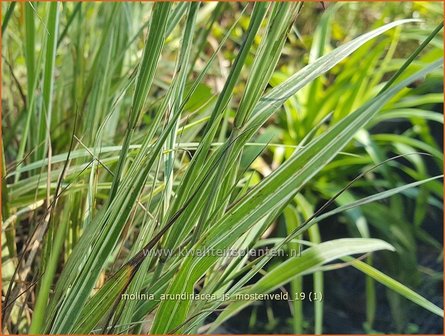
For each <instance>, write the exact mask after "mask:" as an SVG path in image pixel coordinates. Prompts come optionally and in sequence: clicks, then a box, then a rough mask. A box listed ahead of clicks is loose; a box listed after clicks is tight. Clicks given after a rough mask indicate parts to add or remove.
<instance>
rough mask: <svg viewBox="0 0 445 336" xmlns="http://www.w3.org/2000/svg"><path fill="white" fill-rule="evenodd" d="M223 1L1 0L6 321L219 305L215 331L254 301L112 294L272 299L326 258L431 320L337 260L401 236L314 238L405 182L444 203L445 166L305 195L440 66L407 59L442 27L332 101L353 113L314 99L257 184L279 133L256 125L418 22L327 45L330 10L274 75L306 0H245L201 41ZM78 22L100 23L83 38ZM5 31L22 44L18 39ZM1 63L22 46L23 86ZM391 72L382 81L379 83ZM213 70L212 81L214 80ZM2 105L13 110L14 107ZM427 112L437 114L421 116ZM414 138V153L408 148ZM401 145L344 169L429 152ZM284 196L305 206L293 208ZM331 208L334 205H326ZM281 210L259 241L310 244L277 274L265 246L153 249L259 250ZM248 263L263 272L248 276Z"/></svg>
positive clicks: (132, 315) (118, 318)
mask: <svg viewBox="0 0 445 336" xmlns="http://www.w3.org/2000/svg"><path fill="white" fill-rule="evenodd" d="M231 6H232V5H230V4H225V3H213V4H205V5H202V4H200V3H175V4H173V3H154V4H149V5H147V4H144V5H140V4H132V3H103V4H98V3H97V4H86V3H72V4H62V3H57V2H52V3H20V4H16V3H10V4H9V5H7V6H6V5H5V6H4V13H5V14H4V18H3V24H2V34H3V38H4V42H3V77H4V80H3V84H4V85H5V84H7V85H10V87H11V89H6V90H5V91H6V93H5V100H6V101H5V102H4V108H3V110H4V114H5V115H6V117H4V119H5V118H6V119H7V120H13V124H12V125H11V127H5V123H4V127H3V137H2V144H3V148H2V153H3V161H2V162H3V165H2V171H3V180H2V181H3V183H2V199H3V202H2V218H3V221H2V242H3V246H2V256H3V260H2V275H3V279H2V280H3V288H2V290H3V293H4V300H3V319H2V321H3V326H2V327H3V328H4V330H6V331H8V332H16V333H17V332H29V333H36V334H37V333H59V334H65V333H78V334H79V333H85V334H86V333H92V332H103V333H129V332H131V333H140V332H146V331H150V332H151V333H155V334H162V333H196V332H198V331H199V330H201V329H200V327H202V326H204V324H205V321H206V318H207V317H208V316H209V315H210V314H212V313H213V312H219V311H221V313H220V314H219V316H218V318H217V319H216V321H214V322H213V323H211V324H210V325H206V329H205V330H215V328H216V327H217V326H219V325H220V324H221V323H223V322H224V321H226V320H227V319H228V318H230V317H231V316H233V315H234V314H236V313H237V312H239V311H240V310H241V309H242V308H244V307H245V306H246V305H248V304H250V303H251V302H248V301H242V302H234V301H230V300H228V301H224V302H223V301H220V300H217V301H198V302H191V301H190V300H183V301H176V300H166V301H160V300H152V301H123V300H120V298H121V294H123V293H125V292H128V293H150V294H153V295H154V296H155V297H156V298H159V297H160V296H161V294H179V293H189V294H191V293H193V292H194V291H196V290H199V292H200V293H208V294H217V295H219V296H222V295H223V294H225V295H227V297H233V296H235V295H236V294H240V293H269V292H272V291H274V290H276V289H278V288H280V287H282V286H283V285H285V284H287V283H291V285H292V286H293V288H294V289H298V288H301V277H302V276H303V275H305V276H307V275H309V274H313V276H314V281H315V282H314V284H315V286H316V288H318V289H319V290H322V289H323V271H324V270H326V269H327V268H326V266H324V265H325V264H326V263H329V262H331V261H333V260H336V259H342V260H344V261H347V263H349V265H351V266H353V267H355V268H357V269H359V270H360V271H362V272H363V273H364V274H365V275H366V277H367V279H369V281H368V282H367V284H368V285H369V287H368V290H370V293H369V300H370V302H371V303H372V295H373V294H372V292H371V290H372V289H373V288H374V287H373V286H375V284H374V281H377V282H380V283H381V284H383V285H385V286H387V287H388V288H389V289H391V290H392V291H394V292H395V293H398V294H399V295H401V296H402V297H405V298H407V299H408V300H411V301H412V302H414V303H416V304H417V305H419V306H421V307H423V308H425V309H427V310H429V311H430V312H431V313H432V314H437V315H439V316H443V310H442V309H441V308H439V307H437V306H436V305H434V304H433V303H432V302H430V301H428V300H427V299H426V298H424V297H422V296H421V295H419V294H417V293H416V292H415V291H413V290H411V289H410V288H409V287H408V286H405V285H404V284H402V283H400V282H398V281H397V280H395V279H394V278H392V277H390V276H388V275H387V274H385V273H383V272H381V271H379V270H377V269H376V268H374V267H373V266H372V259H371V257H370V256H368V258H367V259H366V262H363V261H360V260H355V259H352V258H350V257H349V256H351V255H354V254H365V253H370V252H373V251H378V250H389V251H395V250H397V244H395V246H393V245H392V244H390V243H389V242H386V241H384V240H382V239H376V238H370V236H369V234H363V235H362V237H361V238H343V239H335V240H331V241H326V242H321V240H320V237H319V232H318V223H319V221H320V220H322V219H325V218H328V217H331V216H334V215H336V214H339V213H342V212H343V211H347V210H350V209H355V208H359V207H361V206H363V205H367V204H371V203H372V202H376V201H379V200H382V199H386V198H389V197H391V199H393V197H395V196H397V195H399V194H401V193H404V192H406V191H408V190H411V189H412V188H415V187H422V188H424V189H422V190H424V192H428V193H430V194H432V195H434V196H436V197H440V193H441V191H439V192H437V190H440V188H441V183H440V181H439V179H440V178H441V177H442V175H438V176H432V177H431V176H427V175H426V174H423V175H421V176H416V177H417V178H416V179H415V181H414V182H412V183H408V184H402V183H397V184H396V185H393V186H391V187H390V188H387V189H386V190H380V191H379V192H375V191H374V190H370V193H369V195H368V196H366V197H364V198H363V197H362V198H358V199H355V198H352V199H350V201H349V202H342V203H338V201H339V200H340V198H339V197H340V196H342V195H344V193H347V192H348V189H349V187H350V186H351V185H352V182H351V183H347V182H346V183H345V184H344V185H342V186H340V187H339V188H338V189H337V193H334V194H332V195H330V196H329V200H328V202H327V203H326V204H325V205H324V206H322V207H321V208H319V209H318V210H317V211H315V210H314V209H313V207H310V206H309V203H308V201H307V199H306V198H305V193H304V192H303V191H304V190H305V188H306V187H307V185H308V183H309V182H310V181H312V179H313V178H314V177H315V176H316V175H317V174H319V173H320V172H322V171H323V169H325V168H326V167H328V165H329V164H332V163H333V162H341V161H336V160H345V157H346V158H349V159H351V157H352V158H354V157H356V156H355V155H354V154H350V153H348V152H347V151H346V152H342V151H343V150H345V149H348V145H349V144H350V143H351V140H353V139H354V138H355V137H357V134H361V136H363V134H365V133H363V132H366V126H367V125H369V124H370V123H371V122H372V121H373V120H374V119H375V117H377V118H379V117H380V118H382V115H381V114H379V112H380V111H381V110H382V109H383V108H384V107H385V106H388V104H394V101H396V102H397V99H400V98H401V97H403V94H406V92H407V91H409V90H408V89H407V86H408V85H410V84H411V83H413V82H415V81H416V80H419V79H423V78H425V77H426V76H438V74H439V76H440V73H441V69H440V67H441V65H442V60H441V59H440V57H439V56H437V53H430V54H428V57H423V58H421V59H420V60H419V57H420V56H419V55H421V52H423V51H424V49H425V48H426V47H427V46H429V45H430V43H433V42H435V41H436V39H437V34H438V33H439V32H440V31H441V29H442V26H443V25H442V24H440V25H439V26H438V27H436V28H435V29H434V28H433V29H431V30H430V31H428V32H427V33H426V35H424V36H422V41H423V43H421V44H420V46H419V47H418V48H417V49H416V50H415V51H414V52H413V53H412V54H411V55H410V56H409V57H407V58H406V59H404V60H403V62H402V64H400V66H399V67H398V69H399V70H398V71H394V70H387V69H386V68H383V65H382V69H380V72H379V77H375V78H373V83H372V85H373V86H374V87H375V88H377V89H378V90H374V91H373V94H371V95H368V96H366V99H363V100H362V101H360V100H358V99H357V98H356V97H352V98H351V103H346V105H348V107H349V109H350V111H349V112H348V109H344V110H343V111H340V112H337V111H334V113H330V112H331V111H324V110H322V109H321V108H320V109H319V110H317V109H314V110H312V111H310V113H307V117H306V119H305V120H306V121H305V127H306V131H305V132H304V137H302V138H301V139H299V140H298V141H297V142H296V143H295V146H293V147H292V146H291V147H290V148H291V152H290V154H289V155H288V156H287V157H286V160H283V162H281V163H279V164H278V165H277V167H276V169H275V170H274V171H273V172H271V173H270V174H264V175H267V176H265V177H264V178H261V179H259V178H258V176H257V174H256V173H255V165H257V163H258V162H259V161H261V156H262V153H263V152H264V151H267V150H268V149H269V148H273V147H274V146H275V147H278V148H280V146H281V145H280V144H275V143H271V141H270V139H266V141H257V140H258V139H257V135H258V134H261V133H264V132H267V130H268V126H267V122H268V120H270V119H271V118H272V117H274V116H276V115H278V114H279V113H281V111H282V110H283V108H284V109H285V111H286V113H289V111H290V110H291V109H292V106H293V105H292V104H294V103H295V98H296V97H298V95H300V94H301V93H303V94H304V95H307V97H308V99H309V101H314V104H315V102H316V100H317V99H315V98H316V95H317V90H320V87H321V85H322V81H321V80H322V79H323V78H324V77H323V76H325V74H326V73H327V72H328V71H329V70H331V69H333V68H335V67H336V66H340V65H341V64H342V63H344V62H347V60H348V57H354V54H355V53H356V52H357V53H360V50H366V48H371V47H372V46H373V45H374V43H376V42H375V41H376V40H377V41H378V39H379V38H384V37H385V36H388V35H387V34H389V33H391V31H394V30H396V32H397V34H400V31H403V29H404V28H403V26H409V27H410V26H415V25H420V24H421V23H419V22H418V21H417V20H399V21H394V22H390V23H387V24H385V25H381V26H380V27H378V28H376V29H374V30H372V31H370V32H366V33H363V32H361V33H360V34H358V36H356V37H355V38H354V39H351V40H350V41H348V42H345V43H343V44H341V45H340V46H338V47H337V48H334V49H332V50H327V49H326V48H325V46H326V44H327V43H328V42H327V41H328V38H329V34H328V29H327V27H329V22H330V20H332V15H333V13H334V12H335V10H336V7H335V6H334V7H331V8H329V9H328V10H327V12H326V13H325V14H323V19H322V21H321V22H320V26H319V28H318V30H317V32H316V35H315V36H316V37H317V39H316V41H319V44H317V43H314V47H313V49H312V50H311V55H310V62H309V64H308V65H307V66H305V67H303V68H301V69H300V70H298V71H295V72H294V73H292V74H290V75H289V76H284V78H283V76H281V77H280V78H279V79H277V74H276V69H277V65H278V64H279V61H280V57H282V54H283V51H284V50H285V49H286V43H287V41H288V39H290V38H291V37H295V36H298V32H296V31H295V21H296V20H299V18H300V16H299V15H300V14H301V12H302V11H304V10H305V9H304V8H303V4H302V3H273V4H272V3H255V4H248V5H247V4H241V5H240V7H241V10H239V11H236V12H235V13H236V18H235V20H233V21H232V22H230V24H229V25H228V28H229V29H228V30H227V31H224V32H221V31H220V32H219V34H217V36H216V37H217V38H216V39H215V37H213V36H212V34H213V33H214V31H215V29H216V28H215V27H216V25H217V23H218V21H219V20H221V19H222V18H224V13H225V12H226V11H228V10H233V8H232V7H231ZM17 15H20V20H22V21H20V22H23V25H22V26H19V25H18V24H17V22H16V21H17V20H19V19H18V18H17V17H16V16H17ZM136 19H137V20H136ZM136 22H137V24H136ZM141 22H145V23H143V24H142V25H141ZM240 27H242V30H241V32H242V35H241V36H239V40H238V41H237V42H236V43H238V45H239V47H238V50H237V52H235V53H234V55H233V59H232V60H231V64H230V66H229V67H228V68H227V69H226V73H225V74H219V73H218V68H219V67H218V63H219V62H222V61H223V60H224V52H223V51H224V50H225V48H226V47H227V45H230V44H232V45H233V43H234V41H233V36H237V35H236V34H237V32H238V33H239V31H240ZM85 28H88V30H91V31H95V30H96V29H97V30H98V31H100V32H101V33H100V34H96V33H94V34H91V33H87V31H88V30H87V29H85ZM99 28H100V29H99ZM146 31H147V34H144V32H146ZM18 35H21V36H23V37H24V40H23V41H22V42H18V41H17V40H16V39H17V36H18ZM143 36H146V37H145V38H144V37H143ZM209 38H211V40H212V41H213V45H212V47H213V50H211V51H210V52H209V51H208V45H207V40H208V39H209ZM15 44H19V45H20V47H21V49H20V51H18V52H14V51H12V48H13V47H12V46H13V45H15ZM362 48H364V49H362ZM141 50H142V52H140V51H141ZM15 53H17V54H15ZM87 55H88V57H87ZM351 55H352V56H351ZM378 56H379V55H378V54H376V56H375V57H376V59H377V58H378ZM10 57H19V58H20V62H22V65H23V66H22V68H24V74H22V75H23V77H24V78H26V80H24V81H22V78H21V77H20V78H18V77H17V76H16V71H15V70H16V69H15V66H14V64H16V63H17V62H18V61H17V62H15V61H13V60H12V59H11V58H10ZM384 65H385V66H388V62H386V63H384ZM215 71H216V74H215ZM391 72H392V74H393V75H392V77H389V78H386V77H385V76H384V75H386V74H387V73H391ZM215 76H216V77H217V78H218V84H217V87H218V90H217V92H218V93H217V94H213V93H212V91H211V90H210V88H209V84H208V83H209V78H211V77H215ZM384 77H385V78H384ZM381 82H382V83H384V84H383V86H382V85H381V84H380V83H381ZM271 83H274V85H273V87H272V88H269V87H268V86H269V85H270V84H271ZM240 86H241V88H242V89H241V90H240ZM12 87H16V89H13V88H12ZM336 92H337V91H335V90H334V93H336ZM338 92H340V91H338ZM13 97H15V98H17V97H18V98H19V99H18V100H14V99H13ZM311 99H312V100H311ZM283 106H284V107H283ZM314 106H315V105H314ZM12 110H14V111H15V112H14V116H15V117H14V118H11V117H10V116H8V115H9V114H10V113H12V112H11V111H12ZM232 111H233V113H232ZM344 111H346V112H347V113H345V112H344ZM397 112H399V114H398V117H402V118H411V117H416V111H414V110H409V111H408V109H405V110H403V111H395V112H394V111H393V114H394V113H397ZM400 113H402V115H401V114H400ZM417 113H419V111H417ZM388 114H389V113H388ZM425 115H426V116H429V118H431V119H437V118H436V116H434V114H433V113H429V114H428V113H427V114H425ZM383 116H385V115H383ZM386 118H390V117H386ZM295 120H297V119H295ZM295 120H294V121H295ZM301 130H303V128H299V130H298V132H300V131H301ZM359 131H360V132H362V133H358V132H359ZM296 136H297V135H296ZM297 137H298V136H297ZM263 140H264V138H263ZM411 144H412V143H411ZM415 144H417V143H415ZM282 148H284V147H282ZM419 148H420V149H422V150H423V152H426V153H418V150H419ZM287 149H289V147H287ZM404 149H405V152H403V153H400V155H399V156H398V157H396V158H394V159H389V160H385V158H383V159H382V156H381V155H374V156H373V152H369V153H365V154H364V157H365V161H366V160H368V161H366V162H367V163H368V164H369V165H368V167H367V168H366V169H364V170H363V171H362V173H361V174H360V172H359V171H357V173H356V174H355V175H358V177H357V178H356V179H355V180H353V182H354V183H355V182H359V181H360V180H361V179H363V178H364V177H365V176H366V174H368V173H372V172H374V171H379V170H382V169H384V167H386V166H387V165H388V164H389V163H391V162H393V163H394V162H398V161H399V160H400V158H402V157H403V158H407V159H408V158H412V157H415V158H417V161H415V162H417V163H419V160H420V161H421V160H423V157H424V156H425V155H426V154H428V155H432V156H433V157H434V159H435V160H437V161H438V162H441V160H442V157H441V155H440V154H439V155H438V154H437V151H436V152H435V151H434V148H432V146H431V145H428V144H425V145H423V146H422V145H420V146H415V145H413V146H408V148H407V147H404ZM408 149H409V150H408ZM411 149H412V150H411ZM419 158H420V159H419ZM413 160H414V159H413ZM382 162H383V163H382ZM369 167H372V168H371V169H369ZM386 169H388V168H386ZM406 169H408V168H406ZM349 182H350V181H349ZM437 194H438V195H437ZM294 204H296V206H297V208H301V209H303V212H304V214H305V218H304V219H303V220H300V219H298V217H299V215H298V213H295V211H296V210H295V209H296V208H295V207H294ZM332 204H337V208H335V209H334V210H330V211H327V209H328V206H329V205H332ZM281 215H284V217H285V219H286V222H287V229H288V233H287V235H286V236H285V237H283V238H280V239H277V240H275V241H274V242H272V244H273V249H280V248H288V249H300V248H301V244H303V245H309V247H307V248H305V249H304V250H303V252H302V253H301V255H300V256H299V257H293V258H289V259H288V260H286V261H284V262H283V263H281V264H279V265H278V266H276V267H269V266H268V265H269V262H270V261H271V259H272V257H271V256H270V255H264V256H261V257H258V258H257V259H255V260H253V261H251V260H248V259H247V257H236V258H230V257H227V256H225V257H220V256H215V255H205V256H199V255H197V254H195V255H193V254H190V255H187V256H179V254H174V253H173V254H172V255H170V256H169V257H167V258H163V257H160V256H159V255H156V254H150V253H148V252H149V251H152V250H155V249H161V248H162V249H168V250H171V251H176V250H179V249H181V248H188V249H190V250H195V251H198V250H203V249H213V250H224V249H229V248H230V249H246V248H249V249H250V248H254V247H257V246H259V245H261V244H262V243H267V244H270V242H268V241H267V240H265V239H263V238H262V236H263V234H264V233H265V232H266V231H267V230H268V229H269V228H270V227H271V226H272V225H274V223H275V222H276V220H277V218H279V217H280V216H281ZM303 233H309V235H310V237H311V242H307V241H302V240H301V238H302V235H303ZM258 274H264V275H263V276H262V277H261V278H260V280H258V281H256V282H255V283H253V284H251V282H250V281H251V280H252V278H253V277H254V276H256V275H258ZM373 311H375V307H373V306H372V304H371V305H368V315H367V317H368V323H369V327H372V321H373V316H372V314H373ZM147 319H150V321H151V322H150V323H147V322H146V320H147ZM322 328H323V303H322V302H320V303H316V310H315V324H314V331H315V332H316V333H321V332H322ZM301 330H302V310H301V303H294V331H295V332H301Z"/></svg>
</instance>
